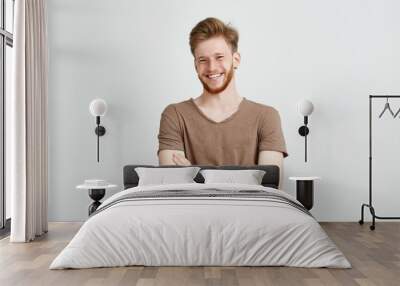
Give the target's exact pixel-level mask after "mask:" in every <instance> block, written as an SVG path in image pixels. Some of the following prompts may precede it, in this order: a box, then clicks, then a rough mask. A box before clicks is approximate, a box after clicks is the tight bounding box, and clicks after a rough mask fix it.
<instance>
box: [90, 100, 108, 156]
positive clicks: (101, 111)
mask: <svg viewBox="0 0 400 286" xmlns="http://www.w3.org/2000/svg"><path fill="white" fill-rule="evenodd" d="M89 110H90V113H91V114H92V115H93V116H95V117H96V124H97V127H96V129H95V130H94V133H96V135H97V162H99V137H100V136H103V135H104V134H105V133H106V129H105V128H104V127H103V126H101V125H100V116H104V115H105V114H106V112H107V103H106V102H105V100H103V99H100V98H97V99H94V100H92V102H90V105H89Z"/></svg>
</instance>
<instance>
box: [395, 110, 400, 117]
mask: <svg viewBox="0 0 400 286" xmlns="http://www.w3.org/2000/svg"><path fill="white" fill-rule="evenodd" d="M399 113H400V108H399V110H397V112H396V113H395V115H394V118H396V117H397V115H398V114H399Z"/></svg>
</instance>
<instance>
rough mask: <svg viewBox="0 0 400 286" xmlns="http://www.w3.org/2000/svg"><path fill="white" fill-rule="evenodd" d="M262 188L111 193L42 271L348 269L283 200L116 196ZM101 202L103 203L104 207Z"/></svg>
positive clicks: (308, 220)
mask: <svg viewBox="0 0 400 286" xmlns="http://www.w3.org/2000/svg"><path fill="white" fill-rule="evenodd" d="M204 189H217V190H220V191H232V190H262V191H265V192H267V193H269V194H273V195H280V196H284V197H285V198H289V199H290V200H291V201H294V202H296V200H295V199H294V198H293V197H292V196H290V195H288V194H285V193H284V192H283V191H279V190H275V189H272V188H267V187H262V186H254V185H237V184H236V185H233V184H180V185H160V186H143V187H135V188H132V189H128V190H125V191H123V192H120V193H117V194H115V195H114V196H112V197H110V198H109V199H107V200H106V201H105V202H104V203H103V204H102V205H101V206H100V208H99V210H101V208H104V210H103V211H100V212H99V213H97V214H95V215H94V216H92V217H90V218H89V219H88V220H87V221H86V222H85V223H84V224H83V225H82V227H81V229H80V230H79V231H78V233H77V234H76V235H75V237H74V238H73V239H72V241H71V242H70V243H69V244H68V245H67V247H65V249H64V250H63V251H62V252H61V253H60V254H59V255H58V256H57V257H56V259H55V260H54V261H53V263H52V264H51V265H50V269H63V268H90V267H112V266H126V265H146V266H189V265H190V266H194V265H198V266H201V265H203V266H205V265H214V266H216V265H219V266H241V265H243V266H244V265H246V266H294V267H333V268H350V267H351V266H350V263H349V262H348V261H347V259H346V258H345V257H344V255H343V254H342V252H341V251H340V250H339V249H338V248H337V247H336V245H335V244H334V243H333V242H332V241H331V239H330V238H329V237H328V236H327V234H326V233H325V232H324V230H323V229H322V228H321V226H320V225H319V224H318V222H317V221H316V220H315V219H314V218H313V217H312V216H310V215H308V214H307V213H305V212H303V211H301V210H299V209H298V208H295V207H293V206H291V205H289V204H284V203H281V202H277V201H274V200H271V201H268V200H263V199H257V198H243V197H241V198H235V197H226V198H219V197H208V198H204V197H201V198H198V197H182V198H179V197H178V198H177V197H174V198H150V199H140V200H128V201H120V202H118V203H115V204H113V203H112V202H113V201H115V200H118V198H121V197H122V196H127V195H128V196H129V194H131V193H134V194H136V192H145V191H160V192H162V191H164V190H192V191H196V190H198V191H201V190H203V191H204ZM107 206H108V207H107Z"/></svg>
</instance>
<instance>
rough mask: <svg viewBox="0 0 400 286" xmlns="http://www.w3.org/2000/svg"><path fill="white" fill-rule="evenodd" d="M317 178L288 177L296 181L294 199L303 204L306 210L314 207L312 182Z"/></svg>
mask: <svg viewBox="0 0 400 286" xmlns="http://www.w3.org/2000/svg"><path fill="white" fill-rule="evenodd" d="M317 179H319V177H289V180H293V181H296V199H297V200H298V201H299V202H300V203H302V204H303V206H304V207H305V208H306V209H307V210H311V209H312V207H313V206H314V181H315V180H317Z"/></svg>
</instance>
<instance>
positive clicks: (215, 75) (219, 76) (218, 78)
mask: <svg viewBox="0 0 400 286" xmlns="http://www.w3.org/2000/svg"><path fill="white" fill-rule="evenodd" d="M223 76H224V73H217V74H210V75H207V76H206V77H207V78H208V79H211V80H213V81H217V80H220V79H222V78H223Z"/></svg>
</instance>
